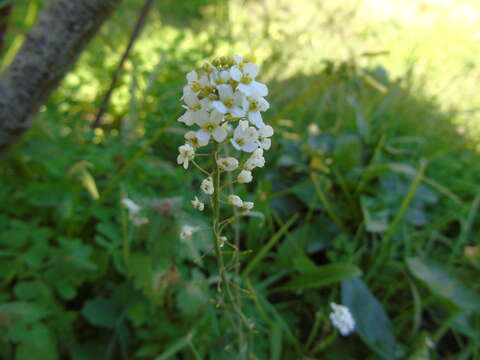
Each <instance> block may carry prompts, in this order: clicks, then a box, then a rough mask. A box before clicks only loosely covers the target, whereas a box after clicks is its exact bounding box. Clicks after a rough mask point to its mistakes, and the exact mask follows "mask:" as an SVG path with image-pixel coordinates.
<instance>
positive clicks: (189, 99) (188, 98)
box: [183, 93, 198, 106]
mask: <svg viewBox="0 0 480 360" xmlns="http://www.w3.org/2000/svg"><path fill="white" fill-rule="evenodd" d="M183 101H185V104H187V105H188V106H194V105H197V104H198V98H197V96H196V95H195V94H194V93H189V94H186V95H185V96H184V97H183Z"/></svg>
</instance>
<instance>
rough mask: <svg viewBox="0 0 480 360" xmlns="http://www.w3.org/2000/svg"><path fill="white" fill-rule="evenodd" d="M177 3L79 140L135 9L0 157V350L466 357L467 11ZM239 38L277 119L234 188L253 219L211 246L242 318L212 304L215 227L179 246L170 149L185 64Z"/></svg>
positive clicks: (470, 162)
mask: <svg viewBox="0 0 480 360" xmlns="http://www.w3.org/2000/svg"><path fill="white" fill-rule="evenodd" d="M32 3H34V2H32ZM35 3H36V4H37V5H39V4H40V3H39V2H35ZM188 3H190V4H191V6H189V7H188V6H187V7H186V8H178V9H175V8H174V7H171V6H170V7H168V8H164V7H162V6H166V5H158V8H157V9H156V10H155V11H154V12H153V13H152V14H151V17H150V19H149V22H148V26H147V28H146V29H145V32H144V33H143V35H142V36H141V38H140V40H139V42H138V43H137V44H136V46H135V48H134V51H133V55H132V57H131V59H130V60H129V62H128V63H127V66H126V69H125V71H124V73H123V76H122V81H121V83H120V84H119V87H118V89H117V90H116V91H115V93H114V96H113V98H112V104H111V107H110V109H109V112H108V114H107V116H106V119H105V123H104V127H103V128H102V129H99V130H97V131H95V132H92V131H91V130H90V127H89V124H90V122H91V121H92V119H93V117H94V115H95V113H96V111H97V107H98V104H99V103H100V101H101V97H102V96H103V94H104V92H105V90H106V89H107V88H108V85H109V79H110V76H111V74H112V72H113V71H114V69H115V66H116V62H117V61H118V59H119V56H120V51H121V49H123V46H125V43H126V41H127V37H128V33H127V32H126V31H125V29H126V28H127V25H128V26H129V27H131V26H132V24H133V22H134V14H135V11H137V10H138V8H139V7H140V6H141V4H137V2H133V1H127V2H125V3H124V4H123V5H122V7H121V8H120V9H119V12H118V13H116V15H115V16H114V18H113V19H112V20H111V22H109V23H108V24H107V26H106V27H105V28H104V29H103V30H102V32H101V33H100V35H99V36H98V37H97V38H96V39H95V40H94V42H93V43H92V44H90V46H89V48H88V49H87V51H86V53H85V54H84V55H83V56H82V58H81V59H80V61H79V63H78V64H77V66H76V67H75V69H74V70H73V71H72V72H71V73H70V74H69V75H68V77H67V78H66V80H65V81H64V83H63V84H62V86H61V87H60V88H59V89H58V90H57V91H56V93H55V94H54V95H53V96H52V97H51V99H50V100H49V101H48V103H47V104H46V106H45V108H44V109H43V110H42V112H41V113H40V114H39V116H38V117H37V119H36V120H35V122H34V125H33V128H32V130H31V131H30V132H29V133H28V134H27V135H26V136H25V137H24V138H23V139H22V141H21V142H20V143H19V144H18V146H16V147H15V148H14V149H13V150H12V151H11V152H10V153H9V154H8V156H7V157H6V158H5V159H3V160H2V161H3V164H2V167H1V168H0V183H1V184H2V186H1V188H0V208H1V209H2V211H1V214H0V229H1V232H0V258H1V261H0V271H1V272H2V278H1V280H0V328H1V329H0V330H1V331H0V334H1V335H0V357H2V358H16V359H24V358H25V359H26V358H30V357H31V353H32V351H35V353H36V354H38V355H37V356H38V357H39V358H40V357H41V358H42V359H60V358H72V359H93V358H101V359H131V358H140V359H269V360H272V359H285V360H290V359H305V360H306V359H310V360H311V359H332V360H337V359H338V360H343V359H389V360H390V359H408V360H415V359H423V358H425V359H452V360H453V359H478V354H480V342H479V340H478V332H479V331H480V317H479V310H480V300H479V298H478V290H479V287H478V284H477V282H476V281H475V279H477V278H478V276H479V271H480V247H479V242H478V235H477V233H478V229H479V226H480V223H479V220H478V212H479V201H480V200H479V199H480V198H479V195H478V184H479V183H480V165H479V164H480V162H479V154H478V148H477V147H478V145H477V144H478V141H477V139H478V136H479V135H478V134H479V133H478V130H477V127H478V124H476V122H475V121H476V119H478V112H475V111H476V110H475V111H473V110H474V108H475V106H476V105H475V104H476V103H478V93H477V91H476V90H477V89H478V85H477V83H478V82H477V81H476V79H477V77H478V69H477V68H476V67H475V66H470V67H469V65H468V64H469V63H472V62H473V54H475V49H477V48H478V46H479V45H478V44H479V43H478V41H477V40H475V39H476V38H475V37H474V36H473V37H468V36H467V34H471V31H473V30H472V29H473V25H472V22H471V21H470V20H468V19H467V18H465V17H463V18H461V20H462V21H460V20H459V18H458V17H457V16H458V15H457V14H459V13H461V9H462V4H469V5H470V6H472V9H476V10H475V11H477V12H478V11H480V10H479V9H480V8H479V7H478V5H476V3H475V2H473V1H471V2H456V3H452V4H451V5H450V6H451V7H448V8H444V7H443V5H438V4H437V5H432V4H433V3H430V5H428V3H427V2H416V1H408V2H401V3H400V2H396V1H395V2H390V4H392V5H391V6H392V7H393V8H392V9H390V10H389V9H385V8H379V7H378V6H380V5H378V4H383V2H382V3H380V2H373V1H365V2H362V3H356V2H345V3H342V6H339V5H329V3H330V2H328V3H327V2H320V1H319V2H314V1H306V0H305V1H298V2H295V4H292V3H291V2H286V1H280V0H275V1H273V0H272V1H266V2H263V4H265V5H264V7H262V6H261V5H260V4H261V3H260V2H255V1H245V2H241V1H237V0H235V1H230V2H229V3H226V2H213V1H209V2H208V3H206V4H205V5H202V4H201V3H200V2H196V1H192V2H188ZM21 4H23V5H19V7H18V8H17V12H16V13H15V14H14V19H15V21H16V23H18V24H22V26H25V30H26V29H27V28H28V24H26V20H25V18H24V16H25V15H24V14H25V13H24V12H22V10H23V9H24V8H23V7H21V6H26V3H21ZM332 4H333V3H332ZM374 4H377V5H376V6H374ZM32 6H33V5H32ZM185 9H188V11H186V10H185ZM186 14H188V16H189V17H188V19H189V21H186V20H185V19H186V16H187V15H186ZM392 14H394V15H396V16H395V18H393V19H392V18H391V15H392ZM227 19H228V22H227V21H226V20H227ZM17 35H18V34H17ZM15 36H16V35H15V33H10V34H9V44H14V42H15ZM445 44H448V46H446V45H445ZM10 46H14V45H10ZM377 51H388V54H384V55H381V54H377V56H372V53H373V52H377ZM237 52H238V53H241V54H248V53H250V54H253V55H255V56H256V58H257V59H258V60H259V62H260V63H261V65H262V74H264V75H263V80H265V81H267V82H268V85H269V88H270V95H269V97H268V100H269V101H270V103H271V109H270V110H269V111H268V112H267V113H266V115H265V117H266V121H267V122H268V123H269V124H271V125H272V126H274V128H275V136H274V137H273V145H272V149H271V150H270V151H269V152H268V154H267V155H266V158H267V165H266V167H265V168H263V169H258V170H259V171H258V172H256V177H255V182H254V183H252V184H249V186H248V187H246V188H245V190H244V194H240V195H241V196H242V197H243V196H244V195H247V194H250V197H251V198H252V199H253V200H254V201H255V210H257V211H259V212H261V213H263V216H259V217H253V216H252V217H249V218H248V219H245V220H242V222H241V223H240V225H239V227H238V228H237V229H235V228H232V229H231V232H232V234H231V235H232V236H233V235H234V234H235V233H237V234H238V238H239V243H240V252H239V253H237V254H235V253H233V254H232V252H233V251H231V252H228V251H229V250H233V249H225V251H226V254H225V255H226V260H227V263H229V262H230V260H231V258H230V256H231V257H232V258H234V257H235V256H239V258H240V262H241V264H242V268H241V269H239V273H238V274H237V275H236V273H235V272H234V271H233V270H232V272H231V273H230V276H231V281H232V286H233V287H234V288H235V289H236V290H237V291H238V292H236V294H237V296H238V299H240V303H241V308H242V314H243V316H244V317H245V318H242V319H240V318H238V317H237V316H238V315H237V313H236V312H234V311H233V310H232V309H231V308H230V307H225V306H224V304H222V303H220V302H219V293H218V292H217V286H216V281H217V280H216V279H217V268H216V261H215V257H214V256H213V252H212V238H211V234H209V232H208V231H206V232H200V233H197V234H196V235H195V236H194V237H193V239H191V240H187V241H181V240H180V238H179V230H180V228H181V226H182V225H184V224H191V225H194V226H198V227H201V228H206V227H207V226H208V224H209V217H208V213H205V214H201V213H198V212H194V211H193V209H191V206H190V199H192V198H193V196H194V194H195V193H196V189H197V188H198V186H199V182H200V181H201V176H200V175H199V174H196V173H194V172H190V171H188V172H185V171H184V170H183V169H182V168H181V167H179V166H177V165H176V162H175V159H176V155H177V147H178V146H179V145H180V144H181V143H182V140H183V139H182V132H183V129H182V128H181V127H180V126H179V125H178V123H177V122H176V119H177V118H178V116H179V115H180V113H181V108H180V100H179V98H180V96H181V89H182V86H183V84H184V81H185V80H184V75H185V73H186V72H187V71H189V70H190V69H192V68H194V67H195V66H198V65H199V64H200V63H201V61H203V60H205V59H208V58H211V57H213V56H216V55H219V54H222V55H223V54H230V53H237ZM367 53H370V54H367ZM4 59H5V58H4ZM452 79H455V80H454V81H452ZM470 110H472V111H471V112H469V111H470ZM467 120H468V121H467ZM461 126H463V127H465V128H463V129H462V128H460V127H461ZM86 164H91V165H86ZM72 169H73V170H72ZM93 189H97V191H98V194H99V196H98V198H96V195H95V190H93ZM124 194H128V196H129V197H130V198H132V199H134V200H135V201H136V202H138V203H140V204H141V205H142V206H143V210H142V211H143V213H142V215H143V216H146V217H148V218H149V220H150V222H149V224H147V225H145V226H143V227H141V228H135V227H133V226H132V225H131V224H129V223H128V220H127V218H126V214H125V212H124V210H122V208H121V205H120V201H121V197H122V196H123V195H124ZM330 302H336V303H343V304H346V305H348V306H349V307H350V308H351V310H352V313H353V315H354V317H355V319H356V322H357V329H356V331H355V333H354V334H352V335H350V336H348V337H341V336H340V335H339V334H338V333H337V332H336V330H335V329H334V328H332V326H331V324H330V322H329V320H328V314H329V311H330V309H329V303H330ZM245 319H246V320H247V321H245ZM232 320H233V322H234V323H236V324H237V325H236V326H232V323H231V321H232ZM240 320H242V321H240ZM247 323H248V326H246V324H247ZM431 342H434V344H435V346H434V347H431V346H429V344H430V343H431Z"/></svg>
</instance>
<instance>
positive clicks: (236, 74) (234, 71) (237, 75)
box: [230, 65, 242, 81]
mask: <svg viewBox="0 0 480 360" xmlns="http://www.w3.org/2000/svg"><path fill="white" fill-rule="evenodd" d="M230 76H231V77H232V79H233V80H235V81H240V79H241V78H242V72H241V71H240V69H239V68H238V67H237V66H236V65H235V66H232V68H231V69H230Z"/></svg>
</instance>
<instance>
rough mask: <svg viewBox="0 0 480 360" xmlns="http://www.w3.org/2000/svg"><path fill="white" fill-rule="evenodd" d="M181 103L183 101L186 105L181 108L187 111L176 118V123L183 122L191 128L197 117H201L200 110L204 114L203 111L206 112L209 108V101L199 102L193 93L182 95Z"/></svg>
mask: <svg viewBox="0 0 480 360" xmlns="http://www.w3.org/2000/svg"><path fill="white" fill-rule="evenodd" d="M183 101H185V104H186V105H182V106H183V107H184V108H185V109H186V110H187V111H186V112H185V114H183V115H182V116H180V117H179V118H178V121H180V122H183V123H184V124H185V125H187V126H192V125H193V124H195V123H196V119H197V117H198V116H202V114H199V112H200V111H202V110H203V111H204V112H205V110H208V108H209V100H208V99H207V98H205V99H202V100H199V99H198V98H197V95H195V94H194V93H188V94H186V95H184V96H183ZM203 115H204V114H203Z"/></svg>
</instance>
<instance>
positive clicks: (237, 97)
mask: <svg viewBox="0 0 480 360" xmlns="http://www.w3.org/2000/svg"><path fill="white" fill-rule="evenodd" d="M217 89H218V95H219V96H220V100H216V101H214V102H213V103H212V106H213V107H214V108H215V109H216V110H217V111H218V112H220V113H222V114H225V113H227V112H230V115H232V117H234V118H239V117H242V116H244V115H245V111H244V110H243V109H242V103H243V102H244V97H245V96H244V95H243V94H242V93H241V92H239V91H235V92H233V89H232V87H231V86H230V85H218V86H217Z"/></svg>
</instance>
